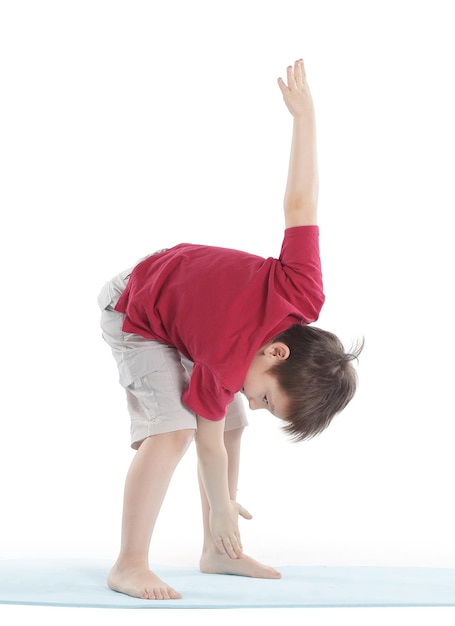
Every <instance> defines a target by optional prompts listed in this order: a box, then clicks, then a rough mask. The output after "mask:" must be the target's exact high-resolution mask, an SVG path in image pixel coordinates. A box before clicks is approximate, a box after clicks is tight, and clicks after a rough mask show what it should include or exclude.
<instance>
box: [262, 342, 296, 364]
mask: <svg viewBox="0 0 455 626" xmlns="http://www.w3.org/2000/svg"><path fill="white" fill-rule="evenodd" d="M265 353H266V355H267V356H269V357H271V358H273V359H275V360H276V361H286V359H288V358H289V355H290V354H291V350H290V348H289V346H287V345H286V344H285V343H283V342H282V341H276V342H274V343H271V344H269V345H268V346H267V347H266V349H265Z"/></svg>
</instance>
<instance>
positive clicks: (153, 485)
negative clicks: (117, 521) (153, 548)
mask: <svg viewBox="0 0 455 626" xmlns="http://www.w3.org/2000/svg"><path fill="white" fill-rule="evenodd" d="M193 436H194V430H192V429H186V430H178V431H174V432H170V433H164V434H160V435H154V436H152V437H148V438H147V439H145V440H144V441H143V443H142V445H141V446H140V448H139V450H138V451H137V452H136V455H135V457H134V459H133V461H132V463H131V466H130V469H129V471H128V474H127V477H126V483H125V495H124V502H123V519H122V541H121V548H120V554H119V557H118V559H117V562H116V563H115V565H114V566H113V568H112V569H111V571H110V573H109V576H108V581H107V582H108V585H109V587H110V588H111V589H113V590H114V591H118V592H120V593H125V594H127V595H130V596H134V597H137V598H144V599H155V600H168V599H178V598H180V597H181V595H180V594H179V593H178V592H177V591H175V590H174V589H172V587H170V586H169V585H167V584H166V583H165V582H163V581H162V580H161V579H160V578H158V576H156V575H155V574H154V573H153V572H151V571H150V569H149V547H150V540H151V537H152V533H153V529H154V526H155V522H156V519H157V517H158V513H159V511H160V508H161V505H162V502H163V499H164V496H165V495H166V491H167V488H168V486H169V482H170V480H171V478H172V475H173V473H174V470H175V468H176V466H177V464H178V462H179V461H180V459H181V458H182V457H183V455H184V454H185V452H186V450H187V449H188V446H189V444H190V442H191V440H192V439H193Z"/></svg>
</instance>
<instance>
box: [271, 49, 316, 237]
mask: <svg viewBox="0 0 455 626" xmlns="http://www.w3.org/2000/svg"><path fill="white" fill-rule="evenodd" d="M278 85H279V87H280V89H281V93H282V94H283V98H284V101H285V103H286V106H287V108H288V109H289V112H290V113H291V115H292V116H293V118H294V124H293V132H292V145H291V155H290V159H289V171H288V179H287V185H286V191H285V195H284V216H285V225H286V228H290V227H293V226H307V225H313V224H317V205H318V192H319V178H318V163H317V151H316V121H315V114H314V107H313V99H312V97H311V93H310V89H309V87H308V84H307V82H306V76H305V67H304V65H303V61H302V60H301V59H300V60H299V61H296V62H295V64H294V67H292V66H289V67H288V68H287V84H286V83H285V82H284V81H283V79H282V78H279V79H278Z"/></svg>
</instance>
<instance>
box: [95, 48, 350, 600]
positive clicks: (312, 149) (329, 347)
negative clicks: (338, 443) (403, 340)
mask: <svg viewBox="0 0 455 626" xmlns="http://www.w3.org/2000/svg"><path fill="white" fill-rule="evenodd" d="M278 85H279V87H280V89H281V92H282V94H283V98H284V101H285V104H286V106H287V108H288V109H289V111H290V113H291V114H292V116H293V118H294V122H293V135H292V147H291V155H290V163H289V173H288V180H287V186H286V192H285V197H284V217H285V226H286V229H285V235H284V241H283V245H282V249H281V254H280V257H279V259H274V258H268V259H264V258H261V257H258V256H255V255H250V254H247V253H244V252H240V251H237V250H228V249H224V248H215V247H210V246H198V245H190V244H180V245H178V246H175V247H174V248H171V249H168V250H161V251H159V252H157V253H155V254H152V255H150V256H148V257H146V258H145V259H143V260H142V261H140V262H139V263H138V264H137V265H136V266H135V267H134V268H132V269H130V270H126V271H125V272H122V273H121V274H119V275H118V276H116V277H115V278H114V279H113V280H112V281H110V282H109V283H107V284H106V285H105V287H104V288H103V290H102V292H101V294H100V296H99V305H100V308H101V310H102V319H101V326H102V330H103V336H104V338H105V340H106V341H107V342H108V343H109V345H110V346H111V348H112V352H113V355H114V357H115V359H116V361H117V364H118V368H119V373H120V383H121V384H122V385H123V386H124V387H125V389H126V394H127V401H128V408H129V412H130V416H131V424H132V425H131V437H132V443H131V445H132V447H133V448H134V449H136V450H137V452H136V455H135V457H134V459H133V461H132V464H131V467H130V470H129V472H128V475H127V478H126V485H125V496H124V509H123V520H122V538H121V548H120V554H119V557H118V559H117V562H116V563H115V565H114V566H113V568H112V570H111V571H110V573H109V577H108V584H109V586H110V587H111V588H112V589H114V590H115V591H119V592H121V593H125V594H128V595H131V596H136V597H140V598H148V599H177V598H180V597H181V596H180V594H179V593H178V592H177V591H175V590H174V589H172V587H170V586H169V585H168V584H167V583H165V582H163V581H162V580H160V579H159V578H158V577H157V576H156V575H155V574H154V573H153V572H152V571H150V569H149V563H148V557H149V546H150V541H151V536H152V532H153V528H154V525H155V522H156V519H157V516H158V513H159V511H160V507H161V504H162V502H163V499H164V496H165V494H166V490H167V488H168V485H169V482H170V480H171V477H172V474H173V472H174V470H175V467H176V466H177V464H178V462H179V461H180V459H181V458H182V456H183V455H184V453H185V451H186V450H187V448H188V446H189V444H190V442H191V441H192V440H193V438H194V439H195V442H196V449H197V457H198V474H199V484H200V492H201V502H202V510H203V526H204V543H203V548H202V556H201V560H200V568H201V571H203V572H206V573H211V574H216V573H221V574H237V575H240V576H252V577H261V578H279V577H280V574H279V572H277V571H276V570H274V569H273V568H271V567H268V566H266V565H262V564H261V563H258V562H257V561H255V560H254V559H252V558H250V557H248V556H246V555H244V554H243V551H242V544H241V539H240V534H239V529H238V516H239V515H241V516H243V517H245V518H250V517H251V516H250V514H249V513H248V512H247V511H246V510H245V509H243V507H241V506H240V505H239V504H238V503H237V502H236V500H235V499H236V491H237V481H238V468H239V453H240V439H241V435H242V431H243V429H244V427H245V426H246V424H247V420H246V416H245V411H244V407H243V403H242V400H241V397H240V394H239V392H241V393H243V394H244V395H245V397H246V398H247V400H248V403H249V407H250V409H253V410H254V409H259V408H265V409H268V410H269V411H270V412H271V413H272V414H273V415H275V416H276V417H278V418H279V419H281V420H283V425H284V428H285V430H286V431H287V432H288V433H289V434H291V435H292V436H293V437H294V438H295V439H297V440H303V439H308V438H310V437H313V436H315V435H317V434H318V433H320V432H321V431H322V430H323V429H324V428H326V427H327V426H328V424H329V423H330V421H331V419H332V417H333V416H334V415H335V414H336V413H338V412H339V411H341V410H342V409H343V408H344V407H345V406H346V404H347V403H348V402H349V400H350V399H351V398H352V396H353V395H354V392H355V387H356V373H355V370H354V369H353V367H352V363H351V361H352V360H353V359H354V358H356V357H357V355H358V353H359V350H358V351H357V353H356V354H349V353H345V351H344V348H343V346H342V344H341V342H340V341H339V340H338V339H337V337H335V336H334V335H332V334H331V333H328V332H327V331H323V330H321V329H318V328H314V327H310V326H308V324H310V323H311V322H314V321H315V320H316V319H317V318H318V315H319V312H320V309H321V307H322V305H323V302H324V295H323V291H322V279H321V267H320V259H319V243H318V234H319V233H318V226H317V202H318V171H317V157H316V132H315V118H314V110H313V103H312V98H311V94H310V91H309V88H308V85H307V82H306V77H305V70H304V65H303V61H302V60H299V61H296V62H295V64H294V66H293V67H292V66H289V67H288V68H287V84H286V83H285V82H284V81H283V80H282V79H281V78H280V79H278Z"/></svg>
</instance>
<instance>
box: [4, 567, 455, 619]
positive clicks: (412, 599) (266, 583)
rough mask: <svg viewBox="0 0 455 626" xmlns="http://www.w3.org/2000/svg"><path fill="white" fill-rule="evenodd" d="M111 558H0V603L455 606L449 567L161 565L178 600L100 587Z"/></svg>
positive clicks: (454, 579) (454, 571) (188, 606)
mask: <svg viewBox="0 0 455 626" xmlns="http://www.w3.org/2000/svg"><path fill="white" fill-rule="evenodd" d="M109 567H110V562H108V561H100V560H78V559H74V560H4V561H0V603H2V604H32V605H47V606H72V607H74V606H83V607H102V608H146V607H147V608H161V609H162V608H173V609H179V608H180V609H191V608H194V609H203V608H207V609H216V608H219V609H227V608H267V607H271V608H297V607H379V606H392V607H397V606H407V607H410V606H455V569H445V568H438V569H433V568H410V567H300V566H285V567H281V568H278V569H279V570H280V571H281V572H282V575H283V577H282V578H281V580H260V579H254V578H243V577H238V576H220V575H215V576H213V575H208V574H201V573H200V572H199V570H198V569H196V568H178V567H168V566H159V567H156V568H155V571H156V573H157V574H158V575H159V576H161V577H162V578H163V579H164V580H165V581H166V582H167V583H169V584H170V585H172V586H173V587H174V588H175V589H177V590H178V591H179V592H180V593H181V594H182V595H183V598H182V599H181V600H140V599H138V598H131V597H129V596H126V595H123V594H120V593H115V592H114V591H111V590H110V589H108V588H107V587H106V583H105V580H106V574H107V572H108V571H109Z"/></svg>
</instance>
